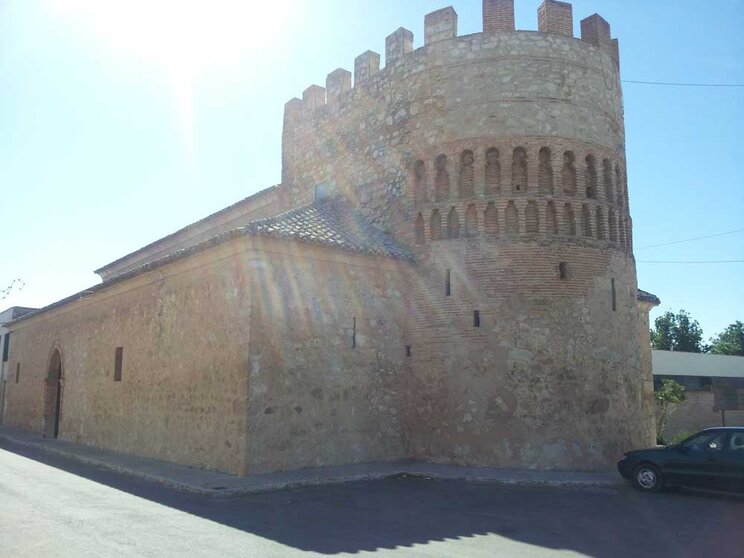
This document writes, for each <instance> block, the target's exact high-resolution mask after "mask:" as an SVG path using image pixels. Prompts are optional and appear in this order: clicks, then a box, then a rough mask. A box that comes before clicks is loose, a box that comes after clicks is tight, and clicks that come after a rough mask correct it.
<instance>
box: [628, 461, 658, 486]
mask: <svg viewBox="0 0 744 558" xmlns="http://www.w3.org/2000/svg"><path fill="white" fill-rule="evenodd" d="M633 485H634V486H635V487H636V488H637V489H638V490H640V491H642V492H658V491H659V490H661V488H662V486H664V485H663V483H662V480H661V473H660V472H659V469H658V468H656V467H655V466H653V465H651V464H650V463H642V464H640V465H638V467H636V468H635V471H633Z"/></svg>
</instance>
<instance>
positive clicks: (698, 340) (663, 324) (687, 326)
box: [651, 310, 705, 353]
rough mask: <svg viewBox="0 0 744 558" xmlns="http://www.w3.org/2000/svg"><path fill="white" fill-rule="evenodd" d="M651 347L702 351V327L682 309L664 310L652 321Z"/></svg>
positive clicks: (663, 349)
mask: <svg viewBox="0 0 744 558" xmlns="http://www.w3.org/2000/svg"><path fill="white" fill-rule="evenodd" d="M651 347H653V348H654V349H659V350H662V351H683V352H687V353H703V352H705V346H704V345H703V329H702V328H701V327H700V324H699V323H698V321H697V320H694V319H693V318H692V316H690V315H689V314H688V313H687V312H685V311H684V310H680V311H679V312H678V313H676V314H675V313H673V312H669V311H667V312H665V313H664V314H663V315H661V316H659V317H658V318H656V320H655V321H654V329H652V330H651Z"/></svg>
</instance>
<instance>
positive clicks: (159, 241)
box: [94, 186, 278, 273]
mask: <svg viewBox="0 0 744 558" xmlns="http://www.w3.org/2000/svg"><path fill="white" fill-rule="evenodd" d="M277 188H278V186H271V187H269V188H265V189H264V190H260V191H259V192H256V193H255V194H253V195H251V196H248V197H247V198H243V199H242V200H240V201H237V202H235V203H234V204H232V205H228V206H227V207H223V208H222V209H220V210H219V211H217V212H215V213H212V214H211V215H207V216H206V217H204V218H203V219H199V220H198V221H194V222H193V223H191V224H189V225H186V226H185V227H183V228H181V229H178V230H177V231H176V232H174V233H171V234H168V235H166V236H164V237H162V238H159V239H157V240H156V241H154V242H151V243H150V244H147V245H145V246H143V247H142V248H138V249H137V250H135V251H134V252H130V253H129V254H126V255H125V256H122V257H121V258H119V259H117V260H114V261H113V262H111V263H107V264H106V265H104V266H102V267H99V268H98V269H96V270H95V271H94V273H99V272H101V271H106V270H107V269H109V268H112V267H114V266H115V265H116V264H118V263H121V262H123V261H125V260H126V259H128V258H131V257H132V256H135V255H137V254H140V253H142V252H145V251H147V250H149V249H151V248H153V247H155V246H157V245H159V244H162V243H164V242H165V241H167V240H170V239H172V238H176V237H177V236H179V235H182V234H184V233H187V232H188V231H191V230H194V229H196V228H197V227H198V226H199V225H204V224H205V223H209V222H210V221H215V220H217V219H218V218H219V217H220V216H222V215H225V214H227V213H229V212H230V211H232V210H234V209H238V208H240V207H241V206H246V207H249V206H250V205H251V204H253V203H255V201H256V200H257V199H258V198H260V197H262V196H266V195H268V194H271V193H272V192H274V191H275V190H276V189H277Z"/></svg>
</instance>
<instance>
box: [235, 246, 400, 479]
mask: <svg viewBox="0 0 744 558" xmlns="http://www.w3.org/2000/svg"><path fill="white" fill-rule="evenodd" d="M252 258H253V259H252V260H251V263H250V264H249V265H250V268H251V289H252V293H253V294H252V298H253V300H254V301H255V302H254V305H253V312H252V316H251V341H250V368H249V373H250V379H249V386H250V399H249V403H248V425H249V426H248V434H247V450H246V451H247V454H246V463H247V470H248V471H249V472H254V473H259V472H266V471H274V470H282V469H292V468H300V467H312V466H321V465H339V464H344V463H367V462H374V461H389V460H395V459H402V458H405V457H407V456H408V451H407V448H406V443H405V440H406V432H405V429H404V428H403V425H402V423H401V413H402V408H403V406H404V405H405V403H404V401H403V394H404V392H405V391H406V386H407V385H408V384H409V382H410V378H409V375H408V372H407V370H406V368H405V365H406V360H407V359H406V356H405V345H406V340H405V333H404V329H403V327H404V324H405V313H406V296H405V292H404V288H405V286H406V284H407V279H406V275H407V269H408V268H409V264H404V263H398V262H395V261H392V260H388V259H387V258H377V257H366V256H358V255H353V254H348V253H343V252H335V251H331V250H328V249H322V248H312V247H304V246H302V245H298V244H295V243H292V244H286V245H284V244H282V243H275V244H273V245H269V244H267V248H266V249H265V251H257V252H255V253H254V255H253V256H252Z"/></svg>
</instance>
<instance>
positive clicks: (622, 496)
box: [0, 442, 744, 558]
mask: <svg viewBox="0 0 744 558" xmlns="http://www.w3.org/2000/svg"><path fill="white" fill-rule="evenodd" d="M0 449H5V450H7V451H11V452H13V453H16V454H18V455H21V456H23V457H27V458H30V459H33V460H35V461H38V462H41V463H44V464H46V465H49V466H52V467H55V468H58V469H61V470H63V471H66V472H68V473H72V474H75V475H78V476H80V477H83V478H86V479H88V480H91V481H94V482H97V483H100V484H103V485H106V486H109V487H112V488H115V489H117V490H121V491H124V492H126V493H129V494H131V495H134V496H138V497H141V498H145V499H147V500H150V501H152V502H156V503H158V504H161V505H165V506H169V507H171V508H173V509H176V510H179V511H183V512H186V513H189V514H192V515H194V516H197V517H201V518H204V519H208V520H210V521H214V522H217V523H220V524H222V525H225V526H228V527H232V528H234V529H239V530H241V531H244V532H247V533H251V534H254V535H257V536H259V537H263V538H266V539H271V540H274V541H276V542H279V543H281V544H284V545H287V546H290V547H294V548H296V549H299V550H304V551H312V552H317V553H321V554H328V555H333V554H339V553H357V552H361V551H369V552H373V551H377V550H384V549H395V548H401V547H404V548H405V547H412V546H414V545H425V544H426V543H430V542H433V541H443V540H462V541H463V552H462V554H463V555H465V556H467V555H468V550H467V549H468V548H471V550H474V549H475V547H476V546H477V548H478V549H479V551H480V552H483V549H484V546H483V545H484V544H486V545H488V544H491V543H489V542H488V541H490V539H486V540H485V542H484V541H471V543H473V544H474V545H475V546H473V547H469V546H468V542H467V539H470V538H474V537H478V536H491V537H493V536H496V537H501V538H504V539H508V540H510V541H518V542H520V543H524V544H528V545H533V546H536V547H541V548H543V549H554V550H570V551H573V552H577V553H580V554H583V555H588V556H597V557H603V558H604V557H607V558H614V557H621V556H622V557H626V556H634V557H643V556H668V555H674V556H675V557H684V556H705V555H708V556H716V557H721V558H723V557H728V556H732V557H734V556H737V557H738V556H742V555H744V550H743V549H744V529H742V528H741V526H742V525H744V497H741V496H738V495H730V496H729V495H719V494H710V493H696V492H689V491H675V492H673V493H663V494H659V495H646V494H640V493H637V492H635V491H634V490H632V489H631V488H629V487H628V488H624V487H623V488H583V489H576V488H573V489H570V488H549V487H516V486H511V487H510V486H503V485H494V484H487V483H477V482H465V481H435V480H427V479H421V478H412V477H408V476H406V475H400V476H397V477H394V478H390V479H386V480H379V481H368V482H351V483H347V484H340V485H330V486H322V487H306V488H296V489H287V490H281V491H275V492H267V493H262V494H253V495H247V496H240V497H230V498H219V497H217V498H215V497H205V496H198V495H193V494H186V493H182V492H179V491H177V490H173V489H170V488H167V487H164V486H161V485H157V484H153V483H150V482H148V481H144V480H142V479H138V478H133V477H128V476H126V475H121V474H117V473H114V472H111V471H108V470H104V469H100V468H96V467H91V466H89V465H84V464H81V463H78V462H75V461H73V460H71V459H69V458H66V457H63V456H59V455H54V454H49V453H45V452H43V451H41V450H38V449H35V448H28V447H25V446H19V445H16V444H13V443H9V442H2V443H0ZM492 544H493V545H494V546H499V545H498V541H497V539H495V538H494V539H493V543H492ZM496 550H497V549H494V551H496Z"/></svg>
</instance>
